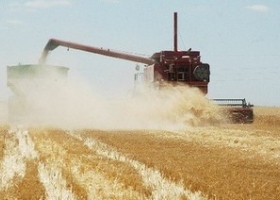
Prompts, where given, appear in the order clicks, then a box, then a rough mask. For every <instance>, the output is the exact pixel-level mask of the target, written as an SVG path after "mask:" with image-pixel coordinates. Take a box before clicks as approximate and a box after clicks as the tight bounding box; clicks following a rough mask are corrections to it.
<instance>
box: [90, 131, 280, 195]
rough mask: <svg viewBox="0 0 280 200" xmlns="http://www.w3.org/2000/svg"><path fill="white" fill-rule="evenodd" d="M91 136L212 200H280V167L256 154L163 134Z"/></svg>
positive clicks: (98, 134) (100, 134)
mask: <svg viewBox="0 0 280 200" xmlns="http://www.w3.org/2000/svg"><path fill="white" fill-rule="evenodd" d="M88 136H91V137H94V138H97V139H98V140H101V141H102V142H104V143H106V144H109V145H112V146H114V147H116V148H117V149H118V151H119V152H122V153H123V154H125V155H127V156H131V157H132V158H133V159H136V160H138V161H139V162H142V163H144V164H145V165H146V166H149V167H152V168H155V169H158V170H159V171H160V172H161V173H162V174H163V175H164V177H166V178H167V179H169V180H175V181H177V182H179V181H182V182H183V183H184V185H185V187H187V188H191V190H192V191H198V190H200V191H201V192H202V193H203V194H208V196H209V197H210V198H218V199H250V198H252V199H268V198H272V199H277V197H278V196H279V195H280V186H279V184H280V182H279V180H280V173H279V165H277V163H274V164H272V163H271V162H266V160H265V159H264V158H263V157H262V156H258V155H254V154H252V153H251V152H250V151H242V150H239V149H235V148H233V147H222V146H216V145H210V144H207V145H205V144H200V143H196V142H195V141H184V140H182V139H181V138H175V137H173V138H165V137H162V135H161V132H160V131H158V132H150V133H149V132H141V131H139V132H135V131H134V132H131V131H126V132H125V131H121V132H103V133H100V132H98V131H90V132H88ZM139 138H141V139H139ZM205 139H206V138H205Z"/></svg>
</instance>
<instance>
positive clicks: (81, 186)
mask: <svg viewBox="0 0 280 200" xmlns="http://www.w3.org/2000/svg"><path fill="white" fill-rule="evenodd" d="M33 137H34V138H36V139H35V140H36V141H37V145H36V148H37V149H38V151H39V152H40V155H41V157H40V160H41V162H44V163H48V164H50V163H57V164H58V168H60V169H61V171H62V175H63V177H64V179H65V180H66V182H67V185H68V186H69V187H71V188H72V191H73V193H74V194H75V196H76V197H78V198H82V199H84V198H87V197H89V198H106V197H110V196H112V197H115V198H117V199H123V198H133V199H143V197H145V196H146V195H148V194H149V190H148V189H147V188H145V187H143V186H141V182H140V180H139V177H138V175H137V173H135V172H134V170H133V169H132V168H131V167H127V166H125V165H123V164H122V163H120V162H117V161H114V160H109V159H106V158H104V157H102V156H97V155H96V153H95V152H94V151H92V150H90V149H88V148H87V147H86V146H84V145H83V144H82V143H81V142H80V141H78V140H77V139H75V138H73V137H72V136H70V135H67V134H65V133H64V132H63V131H59V130H48V131H45V132H44V134H42V131H40V132H38V134H36V133H33ZM47 148H48V150H47ZM135 183H137V187H134V185H133V184H135ZM139 183H140V184H139Z"/></svg>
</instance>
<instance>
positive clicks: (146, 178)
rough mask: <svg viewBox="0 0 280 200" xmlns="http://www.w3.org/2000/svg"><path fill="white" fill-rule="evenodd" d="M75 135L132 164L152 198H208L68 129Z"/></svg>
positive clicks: (114, 157)
mask: <svg viewBox="0 0 280 200" xmlns="http://www.w3.org/2000/svg"><path fill="white" fill-rule="evenodd" d="M68 134H70V135H71V136H73V137H76V138H77V139H79V140H81V141H83V142H84V144H85V145H86V146H88V147H89V148H90V149H92V150H94V151H96V152H97V154H99V155H102V156H105V157H107V158H110V159H112V160H117V161H121V162H124V163H127V164H130V165H131V166H132V167H134V168H135V169H136V170H137V171H138V173H139V174H140V175H141V177H142V180H143V182H144V184H145V185H146V186H147V187H150V188H151V189H152V194H151V197H150V199H182V198H187V199H207V198H206V197H205V196H203V195H202V194H201V193H200V192H191V191H190V190H187V189H185V188H184V187H183V186H182V185H180V184H178V183H175V182H172V181H169V180H167V179H165V178H164V177H163V176H162V175H161V173H160V171H158V170H156V169H152V168H148V167H146V165H145V164H143V163H140V162H138V161H136V160H133V159H130V158H127V157H125V156H124V155H122V154H121V153H119V152H117V151H116V150H114V149H113V148H112V147H109V146H108V145H106V144H104V143H102V142H100V141H97V140H95V139H93V138H89V137H83V134H82V133H77V132H71V131H68Z"/></svg>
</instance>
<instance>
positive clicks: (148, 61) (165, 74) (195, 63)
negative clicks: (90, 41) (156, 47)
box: [39, 13, 253, 123]
mask: <svg viewBox="0 0 280 200" xmlns="http://www.w3.org/2000/svg"><path fill="white" fill-rule="evenodd" d="M58 46H64V47H67V48H73V49H77V50H81V51H86V52H90V53H95V54H100V55H104V56H109V57H114V58H119V59H124V60H129V61H134V62H137V63H143V64H145V68H144V73H143V79H144V82H146V83H147V84H149V85H152V86H154V87H157V88H161V87H164V86H165V85H166V84H169V85H188V86H190V87H197V88H199V89H200V90H201V91H202V92H203V93H204V94H207V92H208V83H209V81H210V66H209V64H207V63H203V62H201V59H200V52H199V51H192V50H191V49H189V50H188V51H178V48H177V13H174V50H173V51H160V52H157V53H154V54H153V55H152V56H151V57H142V56H136V55H132V54H127V53H122V52H118V51H113V50H110V49H103V48H98V47H93V46H88V45H82V44H78V43H73V42H68V41H63V40H58V39H50V40H49V41H48V43H47V44H46V46H45V48H44V51H43V54H42V57H41V58H40V61H39V62H40V63H45V60H46V57H47V55H48V52H49V51H52V50H54V49H55V48H57V47H58ZM138 75H140V74H136V75H135V80H137V78H139V77H138ZM224 101H230V102H235V101H233V100H231V99H227V100H219V101H217V100H216V101H215V100H214V102H218V103H219V102H224ZM233 104H234V103H232V104H231V108H227V111H228V113H229V118H230V119H232V121H234V122H242V123H250V122H252V121H253V110H252V108H251V106H249V105H247V104H246V105H244V104H242V105H241V104H239V103H236V104H234V105H233ZM229 106H230V104H228V105H227V107H229ZM237 118H238V119H237Z"/></svg>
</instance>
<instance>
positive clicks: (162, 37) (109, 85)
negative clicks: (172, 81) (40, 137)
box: [0, 0, 280, 107]
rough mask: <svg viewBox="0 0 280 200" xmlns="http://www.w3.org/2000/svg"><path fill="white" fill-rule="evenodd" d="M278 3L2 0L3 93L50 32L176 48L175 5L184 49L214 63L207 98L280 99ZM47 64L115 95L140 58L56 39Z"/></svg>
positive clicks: (137, 48) (130, 46) (143, 51)
mask: <svg viewBox="0 0 280 200" xmlns="http://www.w3.org/2000/svg"><path fill="white" fill-rule="evenodd" d="M279 11H280V2H279V1H278V0H259V1H253V0H236V1H229V0H228V1H226V0H212V1H209V0H197V1H190V0H150V1H148V0H146V1H143V0H9V1H8V0H1V2H0V38H1V40H0V49H1V51H0V61H1V62H0V63H1V65H0V101H5V100H7V98H8V96H9V95H10V94H11V92H10V91H9V89H8V88H7V86H6V67H7V66H12V65H18V64H19V63H21V64H35V63H37V61H38V59H39V57H40V54H41V52H42V50H43V48H44V46H45V44H46V43H47V41H48V40H49V39H50V38H57V39H62V40H68V41H72V42H76V43H81V44H86V45H91V46H96V47H103V48H110V49H115V50H121V51H124V52H127V53H135V54H139V55H143V56H147V57H149V56H151V55H152V54H153V53H155V52H159V51H163V50H173V12H177V13H178V32H179V38H178V46H179V47H178V48H179V50H188V49H189V48H192V49H193V50H198V51H200V52H201V56H202V61H203V62H205V63H209V64H210V67H211V68H210V70H211V77H210V84H209V93H208V95H207V96H208V97H209V98H246V99H247V101H249V102H250V103H252V104H254V105H260V106H278V107H279V106H280V12H279ZM48 64H52V65H62V66H66V67H69V68H70V71H69V78H71V77H72V76H74V75H76V74H78V75H79V76H80V77H82V78H83V79H84V80H86V81H87V82H88V83H89V84H91V86H92V87H94V88H97V89H98V90H100V91H101V92H102V93H104V94H106V95H108V96H114V95H117V94H123V95H126V94H128V93H129V92H130V91H131V90H133V85H134V77H133V74H134V72H135V66H136V64H137V63H134V62H131V61H125V60H120V59H115V58H110V57H104V56H101V55H96V54H90V53H86V52H80V51H77V50H72V49H70V51H67V49H66V48H63V47H59V48H58V49H56V50H54V51H53V52H52V53H51V55H50V56H49V60H48ZM140 66H143V65H141V64H140Z"/></svg>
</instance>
